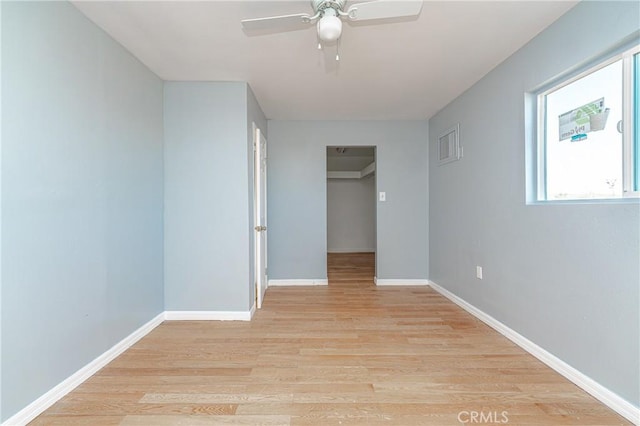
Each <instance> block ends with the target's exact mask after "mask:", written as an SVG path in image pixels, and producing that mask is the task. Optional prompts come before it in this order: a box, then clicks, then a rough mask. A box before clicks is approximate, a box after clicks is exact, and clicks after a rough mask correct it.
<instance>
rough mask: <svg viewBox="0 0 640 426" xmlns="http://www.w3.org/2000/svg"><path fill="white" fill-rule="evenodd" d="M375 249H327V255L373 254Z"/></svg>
mask: <svg viewBox="0 0 640 426" xmlns="http://www.w3.org/2000/svg"><path fill="white" fill-rule="evenodd" d="M375 252H376V249H372V248H359V249H328V250H327V253H375Z"/></svg>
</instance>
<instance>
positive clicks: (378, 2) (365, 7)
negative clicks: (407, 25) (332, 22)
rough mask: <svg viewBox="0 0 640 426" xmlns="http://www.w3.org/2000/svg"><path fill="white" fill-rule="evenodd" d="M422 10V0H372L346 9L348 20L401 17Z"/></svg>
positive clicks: (415, 13)
mask: <svg viewBox="0 0 640 426" xmlns="http://www.w3.org/2000/svg"><path fill="white" fill-rule="evenodd" d="M421 10H422V0H374V1H370V2H367V3H357V4H354V5H353V6H351V7H350V8H349V9H348V10H347V14H348V15H349V20H351V21H358V22H359V21H366V20H369V19H385V18H401V17H405V16H417V15H418V14H419V13H420V11H421Z"/></svg>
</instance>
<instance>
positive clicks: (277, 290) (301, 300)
mask: <svg viewBox="0 0 640 426" xmlns="http://www.w3.org/2000/svg"><path fill="white" fill-rule="evenodd" d="M372 276H373V257H372V255H369V254H366V255H365V254H360V255H330V256H329V286H324V287H288V288H287V287H273V288H270V289H269V290H268V292H267V296H266V299H265V304H264V308H263V309H262V310H261V311H259V312H257V313H256V315H255V317H254V319H253V321H251V322H197V321H184V322H178V321H167V322H165V323H163V324H162V325H160V326H159V327H158V328H156V329H155V330H154V331H153V332H151V333H150V334H149V335H147V336H146V337H145V338H144V339H142V340H141V341H140V342H138V343H137V344H136V345H134V346H133V347H131V348H130V349H129V350H127V351H126V352H125V353H124V354H122V355H121V356H120V357H118V358H117V359H116V360H114V361H113V362H112V363H111V364H109V365H108V366H107V367H105V368H104V369H103V370H101V371H100V372H99V373H98V374H96V375H95V376H93V377H92V378H90V379H89V380H88V381H86V382H85V383H84V384H82V385H80V386H79V387H78V388H77V389H76V390H75V391H73V392H72V393H70V394H69V395H68V396H66V397H65V398H64V399H62V400H61V401H59V402H58V403H56V404H55V405H54V406H52V407H51V408H50V409H49V410H47V411H46V412H45V413H44V414H43V415H41V416H40V417H38V418H37V419H36V420H34V422H33V423H32V424H35V425H50V424H51V425H65V426H66V425H142V426H162V425H196V426H197V425H216V424H243V425H258V424H264V425H288V424H292V425H351V424H360V425H378V424H387V425H403V426H407V425H437V426H444V425H456V424H462V423H460V421H459V419H460V420H462V421H463V422H466V423H465V424H469V425H471V424H479V423H478V422H476V423H470V420H471V417H470V416H471V415H473V413H472V412H476V413H477V414H476V420H480V419H482V418H481V417H479V416H480V412H481V413H482V415H483V416H484V420H485V423H484V424H487V422H486V420H488V419H491V420H492V421H493V422H494V423H493V424H499V422H502V424H505V420H508V424H513V425H581V426H584V425H619V424H629V423H627V422H626V421H625V420H624V419H623V418H622V417H620V416H618V415H617V414H615V413H614V412H612V411H611V410H609V409H608V408H606V407H605V406H604V405H602V404H600V403H599V402H597V401H596V400H595V399H593V398H592V397H591V396H589V395H588V394H586V393H585V392H583V391H582V390H580V389H579V388H577V387H576V386H575V385H573V384H571V383H570V382H568V381H567V380H565V379H564V378H562V377H561V376H559V375H558V374H556V373H555V372H553V371H552V370H550V369H549V368H547V367H546V366H544V365H543V364H542V363H540V362H539V361H537V360H536V359H535V358H533V357H532V356H530V355H528V354H527V353H525V352H524V351H523V350H522V349H520V348H518V347H517V346H515V345H514V344H513V343H511V342H510V341H508V340H507V339H505V338H503V337H502V336H500V335H498V334H497V333H496V332H494V331H493V330H492V329H490V328H489V327H487V326H485V325H484V324H482V323H481V322H479V321H477V320H476V319H474V318H473V317H471V316H470V315H468V314H467V313H465V312H464V311H462V310H461V309H460V308H458V307H457V306H456V305H454V304H452V303H451V302H449V301H448V300H446V299H445V298H443V297H442V296H440V295H439V294H437V293H436V292H434V291H433V290H431V289H429V288H426V287H413V288H411V287H404V288H401V287H389V288H382V287H376V286H374V285H373V282H372ZM503 412H504V413H503ZM503 414H504V416H506V417H503ZM489 424H490V423H489Z"/></svg>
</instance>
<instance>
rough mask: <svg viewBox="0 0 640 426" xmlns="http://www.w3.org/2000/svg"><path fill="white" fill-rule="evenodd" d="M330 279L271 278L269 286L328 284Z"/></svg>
mask: <svg viewBox="0 0 640 426" xmlns="http://www.w3.org/2000/svg"><path fill="white" fill-rule="evenodd" d="M328 284H329V280H327V279H326V278H324V279H317V280H269V284H268V287H276V286H308V285H328Z"/></svg>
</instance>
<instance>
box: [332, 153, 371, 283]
mask: <svg viewBox="0 0 640 426" xmlns="http://www.w3.org/2000/svg"><path fill="white" fill-rule="evenodd" d="M376 193H377V190H376V148H375V147H374V146H328V147H327V277H328V279H329V285H330V286H331V285H348V286H369V285H374V282H373V277H374V276H375V268H376V246H377V243H376V230H377V217H376Z"/></svg>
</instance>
